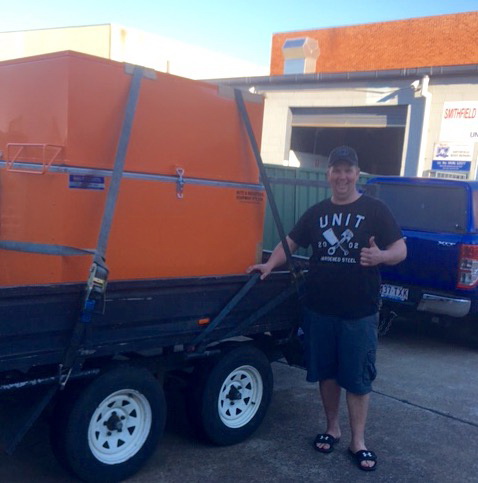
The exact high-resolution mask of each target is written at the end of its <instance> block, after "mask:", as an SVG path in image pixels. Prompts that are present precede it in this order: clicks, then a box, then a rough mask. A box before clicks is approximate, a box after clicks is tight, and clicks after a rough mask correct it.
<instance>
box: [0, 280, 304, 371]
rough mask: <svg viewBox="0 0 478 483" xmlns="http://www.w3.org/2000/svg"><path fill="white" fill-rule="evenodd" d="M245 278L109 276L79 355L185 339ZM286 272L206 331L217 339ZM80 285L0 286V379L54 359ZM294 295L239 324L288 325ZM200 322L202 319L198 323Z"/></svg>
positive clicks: (283, 283)
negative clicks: (115, 279) (98, 312)
mask: <svg viewBox="0 0 478 483" xmlns="http://www.w3.org/2000/svg"><path fill="white" fill-rule="evenodd" d="M249 278H250V276H248V275H233V276H218V277H192V278H175V279H156V280H135V281H120V282H111V283H110V284H109V285H108V290H107V298H106V308H105V313H104V315H94V317H93V320H92V322H91V323H90V324H89V326H88V328H87V333H86V339H85V342H84V351H83V352H84V353H87V358H94V357H111V356H115V355H119V354H123V353H132V352H136V353H139V352H142V351H152V350H158V351H159V350H161V349H163V348H165V347H174V346H177V345H187V344H190V343H191V342H192V341H193V340H194V338H195V337H196V336H197V335H198V334H200V333H201V332H202V331H204V330H205V328H206V327H207V320H208V319H211V320H212V319H213V318H214V316H216V315H217V314H218V313H219V312H220V311H221V309H222V308H223V307H224V306H225V305H226V304H227V303H228V302H229V300H230V299H231V298H232V297H233V296H234V295H235V294H236V293H237V292H238V291H239V290H240V288H241V287H242V286H243V285H244V284H245V283H246V282H247V280H248V279H249ZM290 286H291V281H290V274H288V273H285V272H276V273H274V274H272V275H271V276H270V277H269V278H268V279H267V280H266V281H259V282H258V283H256V285H255V286H253V288H252V289H251V290H250V292H249V293H248V294H247V295H246V296H245V297H244V298H243V299H242V300H241V302H240V303H239V304H238V305H237V307H236V308H235V309H234V310H233V311H232V312H231V313H230V314H229V315H228V316H227V317H226V318H225V319H224V320H223V321H222V323H221V324H220V325H218V327H217V328H215V329H214V330H213V331H212V332H211V334H210V336H209V337H210V339H211V340H220V339H221V338H222V337H224V336H225V335H226V334H228V333H230V332H231V330H232V329H234V327H236V326H237V325H238V324H239V323H240V322H241V321H243V320H244V319H246V318H247V317H248V316H250V315H251V314H253V313H254V312H255V311H257V310H258V309H259V308H261V307H262V306H264V304H266V303H267V302H269V301H270V300H272V299H273V298H274V297H276V296H277V295H279V294H280V293H281V292H283V291H284V290H287V289H290ZM83 293H84V284H63V285H46V286H27V287H11V288H3V289H2V290H0V368H1V369H0V378H1V377H2V376H1V375H2V374H4V375H5V373H8V372H11V371H21V372H23V373H27V372H29V371H31V370H33V369H34V368H36V367H39V366H45V365H51V364H58V363H60V362H61V360H62V357H63V354H64V351H65V347H66V345H67V344H68V341H69V337H70V335H71V331H72V328H73V326H74V324H75V322H76V320H77V318H78V314H79V311H80V306H81V302H82V297H83ZM297 314H298V310H297V297H296V295H295V294H294V293H293V292H292V293H291V296H290V297H288V298H287V299H286V300H285V302H283V303H281V304H280V305H279V306H278V307H276V308H275V309H273V310H271V311H270V312H269V313H268V314H266V315H265V316H264V317H261V318H260V319H259V320H257V321H255V322H253V323H252V325H250V326H249V327H247V328H244V329H243V331H242V333H241V334H240V335H251V334H257V333H264V332H269V331H281V330H284V329H289V328H291V327H292V326H293V325H294V324H295V323H296V322H297V316H298V315H297ZM200 324H203V325H200Z"/></svg>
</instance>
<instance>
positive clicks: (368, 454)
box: [349, 448, 377, 471]
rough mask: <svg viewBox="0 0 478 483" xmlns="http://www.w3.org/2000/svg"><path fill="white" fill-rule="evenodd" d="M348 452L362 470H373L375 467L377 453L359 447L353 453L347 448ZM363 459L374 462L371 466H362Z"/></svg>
mask: <svg viewBox="0 0 478 483" xmlns="http://www.w3.org/2000/svg"><path fill="white" fill-rule="evenodd" d="M349 453H350V454H351V455H352V456H353V458H354V459H355V462H356V463H357V466H358V467H359V468H360V469H361V470H362V471H375V470H376V468H377V455H376V454H375V453H374V452H373V451H369V450H368V449H361V450H359V451H357V452H356V453H354V452H353V451H352V450H351V449H350V448H349ZM363 461H373V462H375V464H374V465H373V466H363V465H362V462H363Z"/></svg>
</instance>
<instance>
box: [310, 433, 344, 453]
mask: <svg viewBox="0 0 478 483" xmlns="http://www.w3.org/2000/svg"><path fill="white" fill-rule="evenodd" d="M339 441H340V438H334V437H333V436H332V435H331V434H328V433H319V434H318V435H317V436H316V437H315V440H314V448H315V450H316V451H318V452H319V453H324V454H328V453H332V451H333V450H334V444H337V443H338V442H339ZM318 444H328V445H329V447H328V448H327V449H326V448H319V447H318V446H317V445H318Z"/></svg>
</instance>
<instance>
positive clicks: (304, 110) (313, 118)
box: [291, 105, 408, 128]
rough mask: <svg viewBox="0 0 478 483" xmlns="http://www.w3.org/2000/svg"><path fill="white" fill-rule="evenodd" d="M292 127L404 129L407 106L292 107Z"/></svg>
mask: <svg viewBox="0 0 478 483" xmlns="http://www.w3.org/2000/svg"><path fill="white" fill-rule="evenodd" d="M291 111H292V126H293V127H296V126H297V127H299V126H300V127H344V128H346V127H357V128H358V127H361V128H366V127H370V128H385V127H405V125H406V122H407V111H408V106H406V105H405V106H383V107H293V108H291Z"/></svg>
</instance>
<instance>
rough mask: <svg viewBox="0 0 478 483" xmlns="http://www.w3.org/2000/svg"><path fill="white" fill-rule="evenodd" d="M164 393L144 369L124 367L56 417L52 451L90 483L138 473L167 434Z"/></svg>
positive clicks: (62, 405) (68, 402) (67, 401)
mask: <svg viewBox="0 0 478 483" xmlns="http://www.w3.org/2000/svg"><path fill="white" fill-rule="evenodd" d="M165 421H166V401H165V397H164V392H163V388H162V387H161V385H160V384H159V382H158V381H157V380H156V379H155V378H154V377H153V375H152V374H151V373H150V372H149V371H147V370H146V369H142V368H137V367H128V366H122V367H117V368H114V369H111V370H109V371H108V372H105V373H103V374H101V375H100V376H98V377H97V378H96V379H94V380H93V381H92V382H91V383H90V384H89V385H88V386H87V387H86V388H84V389H83V390H82V391H81V392H80V393H79V394H77V397H71V396H70V397H66V398H64V399H63V401H61V400H60V402H59V405H58V406H57V409H56V411H55V413H54V414H53V416H52V431H51V435H52V448H53V451H54V452H55V454H56V456H57V458H58V460H59V461H60V463H62V464H63V466H65V467H66V468H67V469H68V470H70V471H71V472H72V473H74V474H75V475H76V476H78V477H79V478H80V479H82V480H84V481H88V482H102V483H105V482H116V481H121V480H123V479H125V478H128V477H130V476H131V475H133V474H134V473H136V472H137V471H138V470H139V469H140V467H141V466H142V465H143V464H144V463H145V461H146V460H147V459H148V458H149V457H150V456H151V455H152V453H153V452H154V450H155V448H156V446H157V443H158V441H159V439H160V438H161V436H162V434H163V432H164V426H165Z"/></svg>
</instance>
